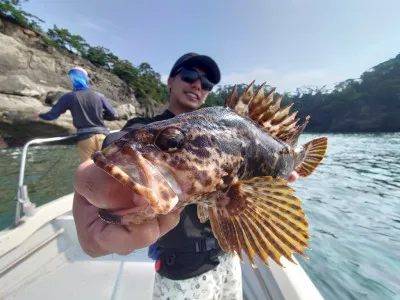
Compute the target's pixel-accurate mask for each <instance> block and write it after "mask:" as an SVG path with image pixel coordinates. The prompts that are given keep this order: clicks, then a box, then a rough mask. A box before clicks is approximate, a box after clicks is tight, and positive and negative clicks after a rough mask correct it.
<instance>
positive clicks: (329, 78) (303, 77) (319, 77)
mask: <svg viewBox="0 0 400 300" xmlns="http://www.w3.org/2000/svg"><path fill="white" fill-rule="evenodd" d="M342 79H343V78H342V76H337V74H331V73H328V72H326V71H325V70H320V69H314V70H306V71H297V72H296V71H294V72H290V73H284V74H282V73H279V72H276V71H274V70H271V69H263V68H256V69H253V70H250V71H249V72H245V73H229V74H226V75H223V76H222V79H221V83H220V84H221V85H225V84H240V83H245V84H249V83H250V82H252V81H253V80H255V81H256V84H261V83H263V82H266V83H267V85H270V86H273V87H276V88H277V91H278V92H294V91H296V89H297V88H301V87H304V86H313V87H322V86H324V85H326V86H327V88H331V87H332V86H333V84H334V83H335V82H338V81H341V80H342Z"/></svg>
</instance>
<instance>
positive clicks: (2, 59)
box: [0, 15, 165, 148]
mask: <svg viewBox="0 0 400 300" xmlns="http://www.w3.org/2000/svg"><path fill="white" fill-rule="evenodd" d="M77 65H78V66H82V67H84V68H85V69H86V70H87V72H88V75H89V78H90V86H91V88H92V89H94V90H96V91H99V92H101V93H103V94H104V95H105V96H106V97H107V98H108V99H109V101H110V103H111V104H112V106H113V107H114V108H115V109H116V111H117V115H118V120H116V121H106V124H107V126H109V127H110V128H111V129H119V128H121V127H122V126H123V125H124V124H125V120H126V119H128V118H131V117H134V116H152V115H154V114H156V113H159V112H160V111H162V110H163V109H164V108H165V107H160V106H155V105H151V104H150V105H149V104H146V105H144V104H142V103H140V102H139V101H138V100H137V99H136V98H135V96H134V93H133V91H132V90H131V89H130V88H129V87H128V86H127V85H126V84H125V82H123V81H122V80H121V79H119V78H118V77H117V76H115V75H113V74H111V73H108V72H106V71H103V70H101V69H98V68H96V67H95V66H94V65H92V64H91V63H90V62H88V61H86V60H84V59H83V58H81V57H79V56H77V55H75V54H73V53H70V52H68V51H66V50H65V51H64V50H59V49H55V48H54V47H51V46H48V45H47V44H46V43H44V42H43V40H42V39H41V38H40V34H39V33H37V32H34V31H32V30H30V29H28V28H24V27H22V26H20V25H19V24H17V23H16V22H14V21H13V20H12V19H10V18H7V17H5V16H1V15H0V148H1V147H3V148H4V147H7V146H11V145H15V144H18V145H19V144H21V142H24V141H26V140H27V139H31V138H33V137H49V136H63V135H70V134H74V133H75V132H76V130H75V128H74V127H73V125H72V119H71V115H70V114H69V112H67V113H65V114H64V115H62V116H61V117H60V118H59V119H58V120H56V121H51V122H47V121H42V120H39V121H35V120H34V119H33V115H34V113H35V112H46V111H48V110H50V108H51V106H52V105H54V104H55V103H56V102H57V100H58V99H59V97H60V96H61V95H62V94H63V93H65V92H68V91H70V90H71V83H70V80H69V78H68V76H67V72H68V70H69V69H70V68H71V67H72V66H77ZM18 141H20V142H18Z"/></svg>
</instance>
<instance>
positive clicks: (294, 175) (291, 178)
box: [288, 171, 299, 182]
mask: <svg viewBox="0 0 400 300" xmlns="http://www.w3.org/2000/svg"><path fill="white" fill-rule="evenodd" d="M298 178H299V174H297V172H296V171H293V172H292V173H290V175H289V178H288V181H289V182H295V181H296V180H297V179H298Z"/></svg>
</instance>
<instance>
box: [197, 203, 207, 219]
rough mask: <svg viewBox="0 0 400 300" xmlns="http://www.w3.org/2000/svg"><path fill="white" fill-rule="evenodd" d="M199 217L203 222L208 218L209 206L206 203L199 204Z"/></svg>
mask: <svg viewBox="0 0 400 300" xmlns="http://www.w3.org/2000/svg"><path fill="white" fill-rule="evenodd" d="M197 217H198V218H199V220H200V222H201V223H205V222H207V220H208V206H207V205H204V204H197Z"/></svg>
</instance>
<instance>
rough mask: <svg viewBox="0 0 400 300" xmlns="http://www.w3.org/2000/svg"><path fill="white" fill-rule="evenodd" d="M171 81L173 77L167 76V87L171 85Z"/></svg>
mask: <svg viewBox="0 0 400 300" xmlns="http://www.w3.org/2000/svg"><path fill="white" fill-rule="evenodd" d="M172 82H174V78H173V77H168V81H167V86H168V88H169V89H170V88H171V87H172Z"/></svg>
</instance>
